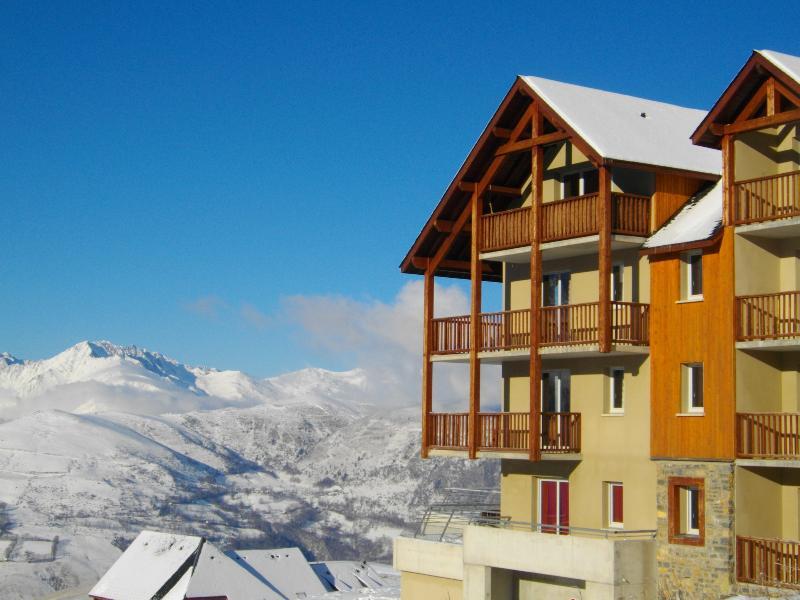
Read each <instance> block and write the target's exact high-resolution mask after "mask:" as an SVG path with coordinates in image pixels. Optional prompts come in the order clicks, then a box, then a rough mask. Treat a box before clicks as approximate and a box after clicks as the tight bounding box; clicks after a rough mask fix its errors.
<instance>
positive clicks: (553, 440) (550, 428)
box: [541, 369, 570, 450]
mask: <svg viewBox="0 0 800 600" xmlns="http://www.w3.org/2000/svg"><path fill="white" fill-rule="evenodd" d="M569 388H570V386H569V371H568V370H567V369H558V370H553V371H542V417H541V418H542V429H541V433H542V450H559V449H561V448H563V447H565V445H566V444H567V443H568V442H569V440H567V439H565V438H566V436H567V433H568V429H567V425H566V424H567V421H568V416H567V415H564V414H562V413H568V412H569V410H570V409H569V395H570V393H569Z"/></svg>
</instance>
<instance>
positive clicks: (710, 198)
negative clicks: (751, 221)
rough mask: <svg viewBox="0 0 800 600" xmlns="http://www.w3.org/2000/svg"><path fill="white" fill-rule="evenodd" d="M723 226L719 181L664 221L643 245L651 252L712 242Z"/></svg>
mask: <svg viewBox="0 0 800 600" xmlns="http://www.w3.org/2000/svg"><path fill="white" fill-rule="evenodd" d="M721 226H722V181H718V182H717V183H716V184H714V185H711V186H709V187H706V188H705V189H703V190H701V191H700V192H698V193H697V194H695V195H694V196H693V197H692V198H690V199H689V200H688V201H687V202H686V204H685V205H684V206H683V208H681V209H680V210H679V211H678V212H677V213H676V214H675V216H673V217H672V218H671V219H670V220H669V221H667V222H666V223H665V224H664V225H663V226H662V227H661V229H659V230H658V231H656V232H655V233H654V234H653V235H651V236H650V237H649V238H648V239H647V241H646V242H645V243H644V250H645V252H647V251H648V250H650V252H651V253H655V252H665V251H669V250H672V249H677V248H678V247H683V248H685V247H687V246H689V245H690V244H694V243H700V242H704V241H708V240H711V239H713V238H714V237H715V236H716V234H717V232H718V231H719V230H720V227H721Z"/></svg>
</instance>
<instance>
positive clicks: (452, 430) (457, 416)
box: [428, 413, 469, 450]
mask: <svg viewBox="0 0 800 600" xmlns="http://www.w3.org/2000/svg"><path fill="white" fill-rule="evenodd" d="M428 435H429V437H430V439H429V440H428V442H429V443H428V445H429V446H431V447H435V448H443V449H451V450H464V449H466V448H467V446H468V445H469V413H431V414H429V415H428Z"/></svg>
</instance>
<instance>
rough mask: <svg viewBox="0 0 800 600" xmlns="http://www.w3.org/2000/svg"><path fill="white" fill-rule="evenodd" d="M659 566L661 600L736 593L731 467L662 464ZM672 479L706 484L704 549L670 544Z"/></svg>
mask: <svg viewBox="0 0 800 600" xmlns="http://www.w3.org/2000/svg"><path fill="white" fill-rule="evenodd" d="M656 465H657V477H658V484H657V485H658V493H657V499H656V502H657V507H658V514H657V524H658V533H657V536H656V540H657V543H658V544H657V550H656V561H657V565H658V592H659V597H660V598H664V599H667V598H669V599H670V600H675V599H680V600H694V599H695V598H697V599H700V598H703V599H706V598H709V599H710V598H725V597H728V596H730V595H732V593H733V592H734V589H735V585H736V584H735V580H736V574H735V569H734V564H735V563H734V557H735V554H734V552H735V546H736V536H735V533H734V487H733V486H734V470H733V464H732V463H728V462H698V461H657V462H656ZM670 477H696V478H702V479H704V480H705V484H704V489H705V544H704V545H702V546H689V545H684V544H671V543H669V538H668V521H667V510H668V508H667V506H668V503H667V487H668V480H669V478H670Z"/></svg>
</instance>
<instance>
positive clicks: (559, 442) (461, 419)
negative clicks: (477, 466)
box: [428, 412, 581, 454]
mask: <svg viewBox="0 0 800 600" xmlns="http://www.w3.org/2000/svg"><path fill="white" fill-rule="evenodd" d="M429 419H430V420H429V425H428V430H429V436H430V438H429V440H428V442H429V446H430V447H431V448H442V449H450V450H451V449H458V450H466V449H467V447H468V444H469V438H468V425H469V414H468V413H433V414H431V415H429ZM540 419H541V428H540V432H541V433H540V442H539V447H540V449H541V450H542V452H547V453H552V454H568V453H580V451H581V415H580V413H542V414H541V415H540ZM477 447H478V449H479V450H499V451H508V452H528V451H529V450H530V414H529V413H508V412H504V413H478V440H477Z"/></svg>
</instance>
